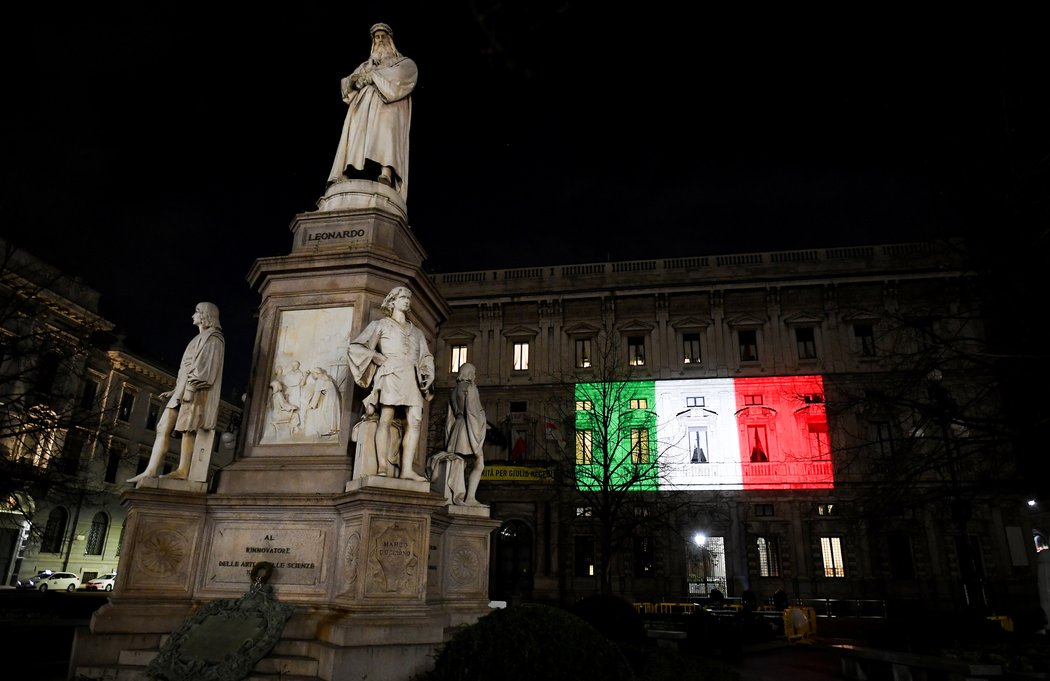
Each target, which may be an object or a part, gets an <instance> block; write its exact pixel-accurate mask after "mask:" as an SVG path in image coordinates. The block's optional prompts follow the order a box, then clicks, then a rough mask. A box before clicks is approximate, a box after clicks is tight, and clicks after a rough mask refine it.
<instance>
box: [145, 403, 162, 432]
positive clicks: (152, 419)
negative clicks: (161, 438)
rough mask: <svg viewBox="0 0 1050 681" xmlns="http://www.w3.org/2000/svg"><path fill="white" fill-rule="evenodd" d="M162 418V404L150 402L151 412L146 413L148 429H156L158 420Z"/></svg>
mask: <svg viewBox="0 0 1050 681" xmlns="http://www.w3.org/2000/svg"><path fill="white" fill-rule="evenodd" d="M159 420H160V405H159V404H157V403H156V402H150V403H149V413H148V414H146V430H156V429H157V421H159Z"/></svg>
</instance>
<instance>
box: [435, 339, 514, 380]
mask: <svg viewBox="0 0 1050 681" xmlns="http://www.w3.org/2000/svg"><path fill="white" fill-rule="evenodd" d="M527 361H528V358H526V362H527ZM466 363H467V346H466V345H453V346H452V359H451V361H450V362H449V365H448V366H449V371H451V372H452V373H456V372H457V371H459V368H460V367H461V366H463V365H464V364H466Z"/></svg>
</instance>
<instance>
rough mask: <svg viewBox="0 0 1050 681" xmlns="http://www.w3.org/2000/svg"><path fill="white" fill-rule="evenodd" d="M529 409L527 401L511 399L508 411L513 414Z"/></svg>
mask: <svg viewBox="0 0 1050 681" xmlns="http://www.w3.org/2000/svg"><path fill="white" fill-rule="evenodd" d="M528 410H529V403H528V402H526V401H524V400H511V403H510V411H511V413H513V414H521V413H523V412H526V411H528Z"/></svg>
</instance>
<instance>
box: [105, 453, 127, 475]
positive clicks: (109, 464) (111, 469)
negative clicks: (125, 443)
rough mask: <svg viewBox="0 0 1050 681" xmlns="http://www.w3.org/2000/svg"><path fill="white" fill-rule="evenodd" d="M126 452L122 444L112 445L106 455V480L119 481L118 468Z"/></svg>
mask: <svg viewBox="0 0 1050 681" xmlns="http://www.w3.org/2000/svg"><path fill="white" fill-rule="evenodd" d="M123 454H124V448H123V447H121V446H120V445H111V446H110V448H109V454H108V456H107V457H106V477H105V481H106V482H116V481H117V469H118V468H120V459H121V457H122V455H123Z"/></svg>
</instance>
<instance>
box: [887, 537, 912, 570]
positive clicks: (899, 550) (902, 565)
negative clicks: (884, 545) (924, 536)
mask: <svg viewBox="0 0 1050 681" xmlns="http://www.w3.org/2000/svg"><path fill="white" fill-rule="evenodd" d="M888 541H889V549H890V550H889V558H890V575H891V576H892V577H893V578H894V579H915V561H914V559H913V558H912V551H911V537H909V536H908V535H906V534H891V535H889V537H888Z"/></svg>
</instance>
